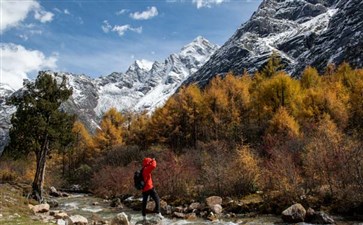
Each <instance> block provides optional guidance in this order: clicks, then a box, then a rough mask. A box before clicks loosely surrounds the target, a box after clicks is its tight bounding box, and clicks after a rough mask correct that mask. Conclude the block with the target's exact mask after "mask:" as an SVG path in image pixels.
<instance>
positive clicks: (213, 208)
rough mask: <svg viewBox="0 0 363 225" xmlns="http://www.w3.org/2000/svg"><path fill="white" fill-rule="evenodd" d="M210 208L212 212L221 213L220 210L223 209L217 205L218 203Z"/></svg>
mask: <svg viewBox="0 0 363 225" xmlns="http://www.w3.org/2000/svg"><path fill="white" fill-rule="evenodd" d="M210 209H211V210H212V212H213V213H214V214H221V213H222V210H223V208H222V206H221V205H219V204H215V205H213V206H212V207H211V208H210Z"/></svg>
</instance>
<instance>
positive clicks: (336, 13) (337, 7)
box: [185, 0, 363, 86]
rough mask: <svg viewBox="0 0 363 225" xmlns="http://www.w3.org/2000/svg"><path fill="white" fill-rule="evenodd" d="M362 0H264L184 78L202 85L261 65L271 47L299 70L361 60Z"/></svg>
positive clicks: (296, 73)
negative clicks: (209, 57)
mask: <svg viewBox="0 0 363 225" xmlns="http://www.w3.org/2000/svg"><path fill="white" fill-rule="evenodd" d="M362 8H363V1H361V0H344V1H343V0H264V1H263V2H262V3H261V5H260V6H259V8H258V10H257V11H256V12H255V13H254V14H253V15H252V17H251V19H250V20H249V21H247V22H246V23H244V24H242V25H241V27H240V28H239V29H238V30H237V31H236V32H235V34H234V35H233V36H232V37H231V38H230V39H229V40H228V41H227V42H226V43H225V44H224V45H223V46H222V47H221V48H220V49H219V50H217V51H216V53H215V54H214V55H212V56H211V59H210V60H209V61H208V62H206V63H205V64H204V65H203V66H202V68H201V69H200V70H198V71H197V72H196V73H195V74H194V75H193V76H191V77H190V78H189V79H188V80H187V81H186V82H185V83H186V84H188V83H198V84H200V85H201V86H203V85H206V84H207V83H208V82H209V80H210V79H212V78H213V77H214V76H215V75H218V74H225V73H227V72H229V71H233V72H234V73H235V74H241V73H242V72H243V70H244V69H247V70H248V71H249V72H251V73H253V72H255V71H256V70H258V69H260V68H261V66H262V65H263V64H264V63H265V62H266V61H267V59H268V58H269V56H270V55H271V54H272V52H273V51H275V52H277V53H278V54H279V55H280V56H281V57H282V59H283V62H284V63H285V64H287V65H288V66H287V68H286V70H287V72H289V73H291V74H293V75H294V76H299V75H300V73H301V71H302V70H303V68H304V67H305V66H307V65H312V66H315V67H317V68H318V69H319V70H320V71H321V70H323V69H324V68H325V67H326V65H327V64H328V63H330V62H332V63H335V64H340V63H342V62H343V61H348V62H350V63H351V64H352V65H353V66H356V67H362V66H363V54H362V53H363V50H362V49H363V10H360V9H362Z"/></svg>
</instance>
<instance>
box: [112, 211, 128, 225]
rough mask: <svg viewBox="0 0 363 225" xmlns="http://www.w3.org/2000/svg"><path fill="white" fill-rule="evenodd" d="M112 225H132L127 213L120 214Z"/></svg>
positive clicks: (113, 220)
mask: <svg viewBox="0 0 363 225" xmlns="http://www.w3.org/2000/svg"><path fill="white" fill-rule="evenodd" d="M111 225H130V222H129V218H128V216H127V215H126V213H124V212H122V213H119V214H117V215H116V217H114V218H113V219H112V220H111Z"/></svg>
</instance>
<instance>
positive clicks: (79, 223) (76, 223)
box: [68, 215, 88, 225]
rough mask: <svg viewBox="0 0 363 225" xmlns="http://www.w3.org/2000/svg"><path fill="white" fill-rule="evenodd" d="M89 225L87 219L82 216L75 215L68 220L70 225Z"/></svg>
mask: <svg viewBox="0 0 363 225" xmlns="http://www.w3.org/2000/svg"><path fill="white" fill-rule="evenodd" d="M87 224H88V220H87V218H85V217H83V216H80V215H74V216H70V217H69V218H68V225H87Z"/></svg>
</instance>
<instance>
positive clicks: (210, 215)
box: [207, 212, 218, 221]
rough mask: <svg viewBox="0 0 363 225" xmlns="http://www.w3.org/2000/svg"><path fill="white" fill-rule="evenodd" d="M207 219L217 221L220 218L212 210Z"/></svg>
mask: <svg viewBox="0 0 363 225" xmlns="http://www.w3.org/2000/svg"><path fill="white" fill-rule="evenodd" d="M207 219H208V220H210V221H215V220H217V219H218V217H217V215H215V214H214V213H213V212H210V213H209V214H208V216H207Z"/></svg>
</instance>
